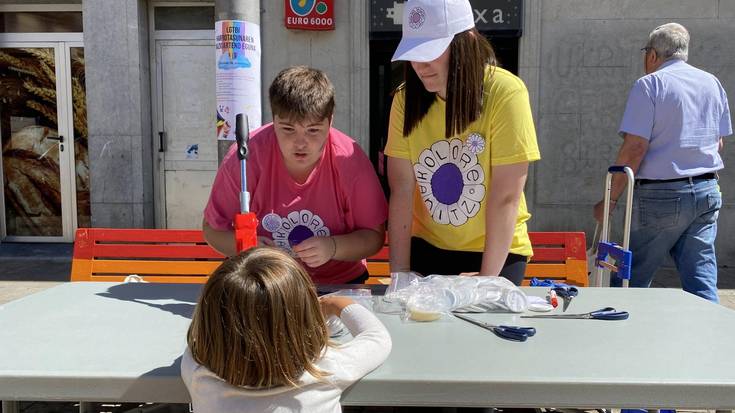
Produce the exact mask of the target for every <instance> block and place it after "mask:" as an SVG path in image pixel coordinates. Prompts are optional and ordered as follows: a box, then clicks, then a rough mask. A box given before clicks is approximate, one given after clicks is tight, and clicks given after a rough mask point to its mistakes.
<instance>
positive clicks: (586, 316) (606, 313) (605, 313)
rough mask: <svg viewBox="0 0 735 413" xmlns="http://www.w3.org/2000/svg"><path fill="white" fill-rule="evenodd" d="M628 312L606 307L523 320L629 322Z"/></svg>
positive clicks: (529, 316) (528, 316) (536, 316)
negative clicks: (554, 319)
mask: <svg viewBox="0 0 735 413" xmlns="http://www.w3.org/2000/svg"><path fill="white" fill-rule="evenodd" d="M629 315H630V314H628V312H627V311H615V309H614V308H612V307H605V308H601V309H599V310H595V311H590V312H589V313H582V314H540V315H522V316H521V318H564V319H582V320H627V319H628V316H629Z"/></svg>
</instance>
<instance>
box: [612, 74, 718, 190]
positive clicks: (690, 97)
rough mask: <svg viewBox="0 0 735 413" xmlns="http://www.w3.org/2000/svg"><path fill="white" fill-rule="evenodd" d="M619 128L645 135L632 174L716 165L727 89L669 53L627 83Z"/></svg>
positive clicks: (671, 175)
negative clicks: (644, 145)
mask: <svg viewBox="0 0 735 413" xmlns="http://www.w3.org/2000/svg"><path fill="white" fill-rule="evenodd" d="M619 133H620V135H621V136H623V134H625V133H628V134H631V135H637V136H640V137H642V138H645V139H647V140H648V144H649V146H648V152H647V153H646V156H645V157H644V158H643V162H641V167H640V169H639V170H638V173H637V175H636V177H637V178H642V179H675V178H679V177H687V176H697V175H701V174H703V173H707V172H713V171H717V170H719V169H722V168H723V166H724V165H723V163H722V158H721V157H720V154H719V152H718V149H719V140H720V137H722V136H728V135H731V134H732V124H731V121H730V109H729V107H728V104H727V94H726V93H725V89H723V88H722V85H721V84H720V81H719V80H717V78H716V77H715V76H713V75H712V74H710V73H707V72H705V71H704V70H700V69H697V68H696V67H693V66H690V65H688V64H687V63H686V62H684V61H683V60H679V59H671V60H669V61H667V62H664V64H662V65H661V67H659V69H658V70H656V71H655V72H653V73H650V74H648V75H646V76H643V77H642V78H640V79H638V80H637V81H636V82H635V83H634V84H633V88H632V89H631V90H630V94H629V95H628V103H627V104H626V105H625V113H624V114H623V121H622V122H621V124H620V131H619Z"/></svg>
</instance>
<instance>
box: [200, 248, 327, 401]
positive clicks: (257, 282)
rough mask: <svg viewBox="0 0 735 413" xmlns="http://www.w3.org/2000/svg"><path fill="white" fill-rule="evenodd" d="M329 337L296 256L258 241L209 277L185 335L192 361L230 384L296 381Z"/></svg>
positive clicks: (318, 374)
mask: <svg viewBox="0 0 735 413" xmlns="http://www.w3.org/2000/svg"><path fill="white" fill-rule="evenodd" d="M328 340H329V335H328V332H327V327H326V324H325V322H324V316H323V315H322V312H321V309H320V306H319V300H318V299H317V294H316V288H315V287H314V284H313V283H312V282H311V279H310V278H309V275H308V274H307V273H306V271H304V269H303V268H302V267H301V265H299V263H298V262H296V260H294V259H293V258H291V257H290V256H289V255H288V254H286V253H285V252H283V251H281V250H279V249H276V248H271V247H256V248H252V249H250V250H248V251H245V252H243V253H241V254H239V255H236V256H233V257H230V258H229V259H227V260H225V261H224V262H223V263H222V264H221V265H220V266H219V267H218V268H217V269H216V270H215V271H214V273H212V275H211V276H210V277H209V280H207V283H206V284H205V285H204V288H203V290H202V295H201V297H200V298H199V302H198V303H197V306H196V309H195V310H194V316H193V318H192V322H191V326H190V327H189V332H188V336H187V342H188V344H189V349H190V350H191V354H192V356H193V357H194V360H196V361H197V363H199V364H201V365H202V366H205V367H206V368H208V369H209V370H211V371H212V372H213V373H214V374H216V375H217V376H219V377H220V378H222V379H223V380H225V381H227V382H228V383H230V384H232V385H234V386H249V387H255V388H269V387H276V386H282V385H287V386H297V385H298V379H299V378H300V376H301V375H302V374H303V373H304V372H305V371H306V372H309V373H310V374H311V375H312V376H314V377H317V378H322V377H324V375H325V374H326V373H324V372H322V371H320V370H319V369H318V368H317V367H316V366H315V364H314V363H315V362H316V361H317V360H318V359H319V358H320V357H321V355H322V354H323V351H324V350H325V348H326V346H327V344H328Z"/></svg>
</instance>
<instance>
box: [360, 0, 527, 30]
mask: <svg viewBox="0 0 735 413" xmlns="http://www.w3.org/2000/svg"><path fill="white" fill-rule="evenodd" d="M470 4H471V5H472V10H473V12H474V13H475V26H476V27H477V30H479V31H481V32H513V33H514V34H515V35H517V36H520V34H521V31H522V28H523V24H522V17H523V0H470ZM402 16H403V0H370V32H371V33H380V32H382V33H388V32H398V33H400V32H401V21H402V20H401V19H402Z"/></svg>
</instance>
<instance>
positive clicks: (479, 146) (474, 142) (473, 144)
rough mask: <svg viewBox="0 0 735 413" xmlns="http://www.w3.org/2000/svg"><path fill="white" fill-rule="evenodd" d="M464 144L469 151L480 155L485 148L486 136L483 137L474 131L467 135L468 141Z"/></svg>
mask: <svg viewBox="0 0 735 413" xmlns="http://www.w3.org/2000/svg"><path fill="white" fill-rule="evenodd" d="M464 145H465V146H466V147H467V150H468V151H470V152H472V153H474V154H475V155H479V154H481V153H482V151H484V150H485V138H483V137H482V135H480V134H479V133H477V132H473V133H470V135H469V136H468V137H467V142H465V144H464Z"/></svg>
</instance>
